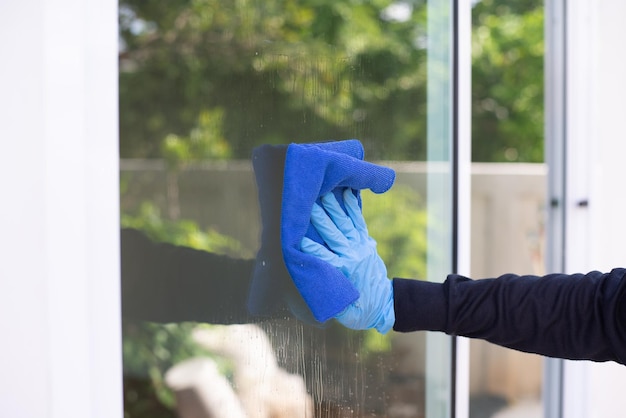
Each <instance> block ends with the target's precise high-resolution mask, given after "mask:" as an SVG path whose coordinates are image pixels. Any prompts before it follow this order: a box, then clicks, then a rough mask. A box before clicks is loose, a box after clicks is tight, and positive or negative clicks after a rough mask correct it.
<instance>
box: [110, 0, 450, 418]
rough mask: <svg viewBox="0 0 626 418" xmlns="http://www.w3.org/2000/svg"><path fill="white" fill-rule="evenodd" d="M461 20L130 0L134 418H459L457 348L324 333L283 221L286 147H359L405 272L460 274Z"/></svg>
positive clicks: (389, 258)
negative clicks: (297, 286)
mask: <svg viewBox="0 0 626 418" xmlns="http://www.w3.org/2000/svg"><path fill="white" fill-rule="evenodd" d="M455 10H456V9H455V5H454V3H453V2H451V1H442V0H429V1H425V0H424V1H419V0H418V1H398V2H392V1H378V2H375V1H363V2H362V1H352V0H332V1H331V0H328V1H325V0H265V1H252V0H244V1H233V2H223V1H218V0H194V1H183V0H178V1H175V2H167V3H163V4H161V3H158V2H144V1H139V0H126V1H121V2H120V29H121V37H120V39H121V44H120V75H119V77H120V138H121V139H120V152H121V162H120V166H121V176H120V177H121V191H122V195H121V215H122V228H123V230H122V289H123V295H122V299H123V316H124V320H123V329H124V400H125V417H129V418H142V417H177V416H178V417H192V416H193V417H221V416H224V417H237V416H241V417H282V416H285V417H298V416H301V417H428V418H437V417H450V416H453V415H454V411H453V409H454V408H453V405H454V401H453V393H454V384H453V379H454V372H453V370H455V369H454V364H453V358H454V352H455V350H454V346H453V340H452V337H449V336H446V335H443V334H439V335H438V334H432V333H425V332H415V333H404V334H403V333H396V332H393V331H391V332H389V333H388V334H386V335H380V334H378V333H377V332H376V331H373V330H372V331H358V332H357V331H351V330H348V329H346V328H344V327H342V326H341V325H339V324H338V323H336V322H334V321H333V320H329V321H326V322H324V323H319V322H317V321H316V320H315V319H314V318H312V316H311V315H310V312H309V310H308V307H307V306H306V305H303V304H302V301H301V299H299V295H298V294H296V293H291V292H290V291H289V290H287V291H283V289H285V288H287V289H290V287H289V286H292V287H293V283H291V282H290V281H289V280H287V281H285V280H286V279H289V275H288V274H287V272H286V270H285V268H284V265H282V263H283V259H282V254H281V253H280V241H281V225H280V220H281V216H280V215H281V205H282V210H283V211H284V205H285V204H289V202H283V201H282V200H281V198H282V197H283V195H282V191H283V182H284V181H286V179H285V178H283V172H284V171H283V166H284V164H285V150H286V146H287V145H288V144H308V143H313V142H315V143H318V142H323V143H326V142H327V141H341V140H347V139H356V140H358V141H359V142H360V144H361V145H362V147H363V150H364V158H365V160H367V161H370V162H373V163H375V164H378V165H383V166H386V167H390V168H392V169H393V170H395V172H396V180H395V184H394V185H393V187H392V188H391V189H390V190H389V191H387V192H386V193H383V194H374V193H371V192H369V191H368V190H364V191H363V192H362V194H361V197H362V203H363V213H364V216H365V219H366V222H367V224H368V227H369V232H370V234H371V235H372V236H373V237H374V239H375V240H376V241H377V243H378V247H377V248H378V252H379V254H380V256H381V257H382V259H383V260H384V261H385V264H386V266H387V270H388V275H389V277H390V278H393V277H402V278H412V279H415V280H428V281H437V282H441V281H443V280H444V279H445V277H446V275H447V274H448V273H450V272H453V271H454V270H455V269H456V268H457V266H456V257H457V251H456V248H455V247H456V245H457V244H458V242H457V236H456V234H457V229H456V220H455V216H456V215H455V210H454V205H455V202H456V201H457V199H458V195H457V192H458V190H457V182H456V181H455V176H456V175H457V174H458V170H457V168H458V167H457V163H458V161H457V159H458V154H457V152H456V151H457V146H458V144H457V142H456V138H455V132H456V131H457V127H458V126H457V125H456V123H457V119H456V118H455V116H456V113H455V112H456V110H455V109H456V104H455V100H456V96H455V89H456V87H455V86H456V84H455V83H456V80H457V76H458V72H457V71H456V70H455V65H456V61H455V52H454V51H455V47H454V45H455V43H454V34H455V33H456V29H457V28H455V25H456V23H455V22H456V20H455V18H454V14H455ZM264 146H265V147H264ZM346 152H347V151H346ZM310 174H311V173H310V172H303V173H302V176H303V177H306V176H308V175H310ZM304 187H306V185H305V186H304ZM291 290H293V289H291Z"/></svg>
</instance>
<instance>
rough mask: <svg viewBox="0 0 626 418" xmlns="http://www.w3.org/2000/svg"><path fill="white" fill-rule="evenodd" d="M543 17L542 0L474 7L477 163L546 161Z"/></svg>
mask: <svg viewBox="0 0 626 418" xmlns="http://www.w3.org/2000/svg"><path fill="white" fill-rule="evenodd" d="M543 16H544V13H543V7H542V3H541V1H537V0H518V1H514V2H510V1H502V0H484V1H482V2H480V3H478V5H477V6H476V7H475V9H474V28H473V42H472V62H473V65H472V72H473V74H472V77H473V83H472V89H473V92H472V110H473V120H472V125H473V129H472V135H473V144H472V148H473V156H472V159H473V160H474V161H523V162H542V161H543V137H544V131H543V126H544V124H543V117H544V114H543V107H544V106H543V97H544V96H543V55H544V41H543Z"/></svg>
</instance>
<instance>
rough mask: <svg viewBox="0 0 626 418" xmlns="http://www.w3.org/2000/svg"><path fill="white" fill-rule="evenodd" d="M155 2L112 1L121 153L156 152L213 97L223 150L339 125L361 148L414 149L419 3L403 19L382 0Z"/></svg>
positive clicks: (339, 134)
mask: <svg viewBox="0 0 626 418" xmlns="http://www.w3.org/2000/svg"><path fill="white" fill-rule="evenodd" d="M167 4H169V5H170V6H169V7H168V8H164V7H163V6H160V5H157V4H156V3H155V2H144V1H143V0H124V1H122V2H121V3H120V11H121V19H120V28H121V35H122V39H123V44H124V48H123V51H122V52H121V54H120V137H121V142H120V144H121V147H120V148H121V154H122V156H123V157H159V156H161V152H162V150H161V149H160V142H161V140H162V138H166V137H168V135H174V137H173V138H176V137H177V136H181V135H186V133H187V132H189V131H190V130H191V128H192V127H193V126H194V124H195V121H196V118H197V115H198V114H199V113H200V112H201V111H203V110H205V109H222V111H223V118H222V123H223V131H222V133H223V137H224V138H225V139H226V140H227V141H228V143H229V144H230V147H231V149H232V152H233V154H232V156H233V157H235V158H247V157H248V156H249V154H250V150H251V148H252V147H253V146H256V145H259V144H262V143H290V142H293V141H299V142H307V141H319V140H321V139H341V138H351V137H359V138H361V139H363V140H364V142H366V143H367V144H368V145H367V147H368V155H369V156H370V157H371V158H378V157H382V156H384V157H386V158H407V155H411V157H415V158H420V157H423V156H424V155H425V137H424V134H425V114H426V113H425V97H426V95H425V83H424V81H425V79H426V65H425V59H426V51H425V49H424V47H423V42H419V40H420V39H424V28H425V3H422V2H416V3H414V4H413V6H412V9H411V12H410V14H409V15H408V16H407V17H406V18H405V19H404V20H397V19H395V20H394V19H392V18H389V17H386V15H385V13H384V12H385V10H386V8H387V7H388V6H389V5H390V4H392V1H391V0H379V1H372V2H361V1H353V0H299V1H296V0H266V1H263V2H259V1H251V0H248V1H237V2H223V1H219V0H193V1H191V0H190V1H175V2H168V3H167ZM383 139H384V143H383ZM391 144H393V146H391ZM173 148H174V149H173V154H174V157H175V158H178V157H177V156H178V155H183V156H184V154H185V150H184V149H179V148H180V147H179V146H178V144H177V143H176V141H174V146H173Z"/></svg>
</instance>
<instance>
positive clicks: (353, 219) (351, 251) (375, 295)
mask: <svg viewBox="0 0 626 418" xmlns="http://www.w3.org/2000/svg"><path fill="white" fill-rule="evenodd" d="M343 199H344V205H345V207H346V211H347V212H348V213H347V214H346V212H344V210H343V209H342V208H341V206H340V205H339V202H338V201H337V199H336V198H335V196H334V195H333V193H332V192H331V193H328V194H326V195H324V196H322V205H323V206H324V209H325V210H324V209H322V207H320V206H319V205H317V204H315V205H314V207H313V210H312V213H311V223H312V224H313V226H314V227H315V229H316V230H317V232H318V233H319V234H320V237H322V239H323V240H324V242H326V245H327V246H328V248H326V247H324V246H323V245H321V244H319V243H317V242H315V241H313V240H311V239H310V238H307V237H304V238H303V239H302V243H301V249H302V251H303V252H305V253H307V254H311V255H314V256H316V257H319V258H320V259H322V260H324V261H326V262H328V263H330V264H331V265H332V266H334V267H337V268H338V269H339V270H341V272H342V273H343V274H345V275H346V277H348V279H349V280H350V282H351V283H352V284H353V285H354V287H355V288H356V289H357V290H358V291H359V294H360V296H359V298H358V299H357V300H356V301H355V302H354V303H352V304H351V305H350V306H348V307H347V308H346V309H345V310H344V311H343V312H341V313H340V314H339V315H337V317H336V319H337V320H338V321H339V322H340V323H341V324H342V325H344V326H346V327H348V328H351V329H369V328H376V330H378V332H380V333H381V334H385V333H387V332H388V331H389V330H390V329H391V328H392V327H393V324H394V322H395V312H394V308H393V286H392V283H391V280H389V279H388V278H387V268H386V267H385V263H384V262H383V260H382V259H381V258H380V257H379V256H378V253H377V252H376V241H374V239H373V238H372V237H370V236H369V233H368V231H367V225H366V224H365V220H364V219H363V214H362V213H361V208H360V207H359V203H358V201H357V198H356V197H355V196H354V194H353V193H352V190H350V189H346V190H345V192H344V194H343ZM329 248H330V250H329Z"/></svg>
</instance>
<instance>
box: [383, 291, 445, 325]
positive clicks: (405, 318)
mask: <svg viewBox="0 0 626 418" xmlns="http://www.w3.org/2000/svg"><path fill="white" fill-rule="evenodd" d="M446 294H447V291H446V286H445V285H444V284H443V283H433V282H425V281H420V280H409V279H393V295H394V296H393V297H394V310H395V314H396V322H395V324H394V326H393V329H394V330H395V331H399V332H410V331H444V332H445V330H446V324H447V322H448V308H447V306H448V298H447V295H446Z"/></svg>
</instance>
